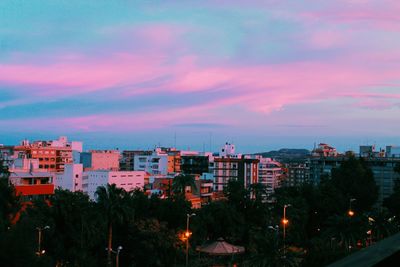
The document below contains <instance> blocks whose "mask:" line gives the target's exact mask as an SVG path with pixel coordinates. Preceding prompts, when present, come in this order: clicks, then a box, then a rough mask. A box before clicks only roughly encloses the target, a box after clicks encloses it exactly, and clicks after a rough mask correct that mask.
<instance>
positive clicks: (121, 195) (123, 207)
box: [96, 184, 128, 266]
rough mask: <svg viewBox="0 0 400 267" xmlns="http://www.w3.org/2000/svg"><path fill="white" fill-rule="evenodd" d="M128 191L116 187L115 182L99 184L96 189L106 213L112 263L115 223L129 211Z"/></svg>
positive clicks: (108, 248)
mask: <svg viewBox="0 0 400 267" xmlns="http://www.w3.org/2000/svg"><path fill="white" fill-rule="evenodd" d="M126 196H127V193H126V191H125V190H124V189H122V188H118V187H116V185H115V184H112V185H110V184H107V185H106V186H99V187H98V188H97V190H96V198H97V203H98V206H99V208H100V210H102V212H103V213H104V216H105V220H106V223H107V231H108V238H107V239H108V241H107V264H108V265H109V266H111V265H112V262H111V253H112V240H113V225H114V224H115V223H118V222H121V221H122V220H123V219H124V216H125V215H126V214H127V212H128V207H127V204H126V203H127V202H126Z"/></svg>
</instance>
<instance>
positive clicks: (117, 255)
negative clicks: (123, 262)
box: [106, 246, 122, 267]
mask: <svg viewBox="0 0 400 267" xmlns="http://www.w3.org/2000/svg"><path fill="white" fill-rule="evenodd" d="M108 250H109V248H106V251H108ZM121 250H122V246H118V248H117V251H115V250H113V249H110V252H112V253H114V254H115V267H119V253H120V252H121Z"/></svg>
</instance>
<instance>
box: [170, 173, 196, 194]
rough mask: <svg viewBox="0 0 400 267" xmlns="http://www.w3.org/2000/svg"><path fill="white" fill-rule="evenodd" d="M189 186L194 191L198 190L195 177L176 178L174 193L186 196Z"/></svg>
mask: <svg viewBox="0 0 400 267" xmlns="http://www.w3.org/2000/svg"><path fill="white" fill-rule="evenodd" d="M187 186H190V187H191V188H192V190H196V189H197V188H196V183H195V179H194V177H193V175H188V174H180V175H178V176H175V178H174V180H173V182H172V191H173V192H174V193H175V194H180V195H184V194H185V189H186V187H187Z"/></svg>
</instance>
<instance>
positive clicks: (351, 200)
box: [347, 198, 356, 217]
mask: <svg viewBox="0 0 400 267" xmlns="http://www.w3.org/2000/svg"><path fill="white" fill-rule="evenodd" d="M353 201H356V199H355V198H351V199H350V201H349V211H348V212H347V214H348V215H349V216H350V217H353V216H354V211H353V210H352V209H351V203H352V202H353Z"/></svg>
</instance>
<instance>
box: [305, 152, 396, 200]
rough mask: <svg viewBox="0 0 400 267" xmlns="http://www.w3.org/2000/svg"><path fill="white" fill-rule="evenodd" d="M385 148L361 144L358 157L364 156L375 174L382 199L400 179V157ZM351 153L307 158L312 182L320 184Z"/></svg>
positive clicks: (389, 193)
mask: <svg viewBox="0 0 400 267" xmlns="http://www.w3.org/2000/svg"><path fill="white" fill-rule="evenodd" d="M387 155H388V153H385V151H384V150H380V151H376V150H375V147H374V146H360V153H359V154H358V157H360V158H362V159H363V160H364V162H365V163H366V164H367V166H369V167H370V168H371V170H372V172H373V174H374V179H375V183H376V185H377V186H378V188H379V199H378V201H379V202H380V203H382V201H383V200H384V199H385V198H387V197H389V196H390V195H391V194H392V192H393V188H394V185H395V181H396V180H397V179H400V176H399V174H397V173H395V171H394V167H395V166H396V164H400V157H396V156H395V155H396V153H395V154H393V153H392V152H391V153H390V154H389V155H391V157H387ZM393 155H394V156H393ZM348 156H349V154H345V155H342V154H336V156H323V155H321V156H315V155H314V156H313V157H310V158H309V159H308V160H307V165H308V166H309V171H310V172H309V178H310V182H311V183H314V184H319V183H320V181H321V178H322V177H323V176H325V177H329V176H330V175H331V172H332V169H334V168H339V167H340V165H341V164H342V162H343V161H345V160H347V159H348Z"/></svg>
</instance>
